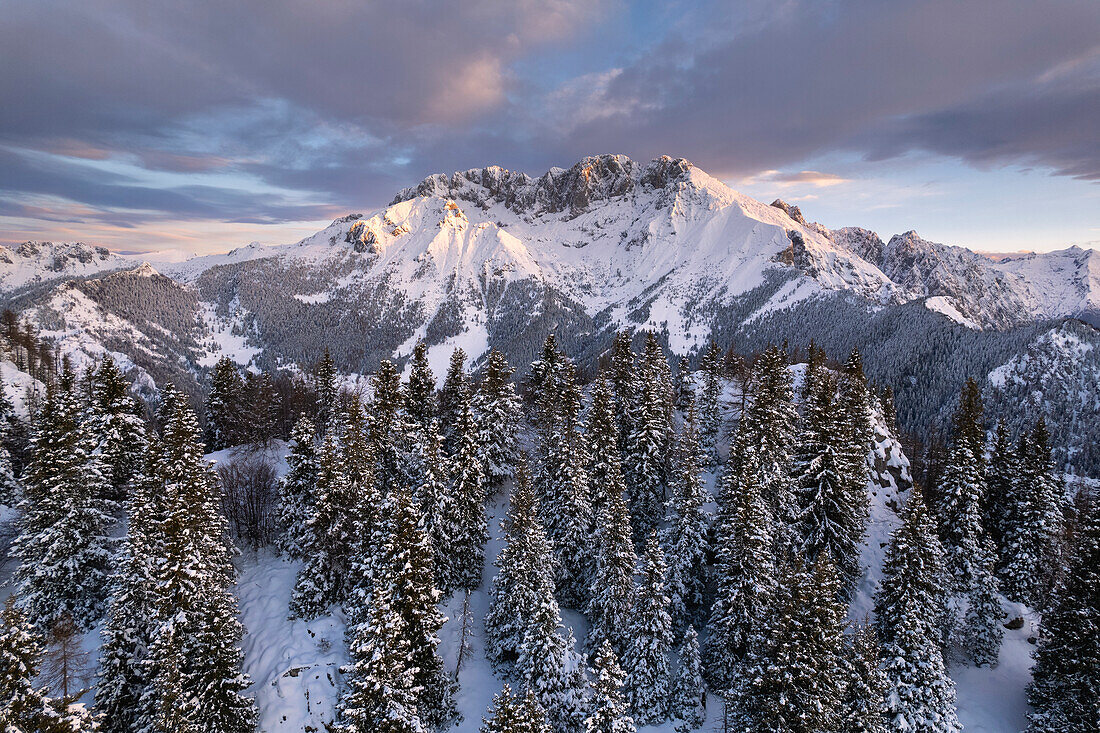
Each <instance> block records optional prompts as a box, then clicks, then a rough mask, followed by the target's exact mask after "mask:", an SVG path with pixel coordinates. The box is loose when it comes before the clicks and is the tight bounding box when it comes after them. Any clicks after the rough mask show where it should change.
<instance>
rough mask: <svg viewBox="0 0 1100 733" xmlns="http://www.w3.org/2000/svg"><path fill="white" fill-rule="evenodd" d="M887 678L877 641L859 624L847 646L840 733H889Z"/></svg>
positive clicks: (867, 626) (867, 628)
mask: <svg viewBox="0 0 1100 733" xmlns="http://www.w3.org/2000/svg"><path fill="white" fill-rule="evenodd" d="M886 690H887V679H886V675H885V674H884V673H883V671H882V667H881V662H880V654H879V645H878V639H877V638H876V637H875V631H874V629H872V628H871V627H870V626H869V625H864V624H860V625H859V626H857V627H856V628H855V631H853V633H852V634H851V636H850V638H849V642H848V646H847V675H846V681H845V685H844V697H843V700H842V701H841V704H840V714H839V719H838V721H837V722H838V725H837V730H838V731H839V732H840V733H886V730H887V728H886Z"/></svg>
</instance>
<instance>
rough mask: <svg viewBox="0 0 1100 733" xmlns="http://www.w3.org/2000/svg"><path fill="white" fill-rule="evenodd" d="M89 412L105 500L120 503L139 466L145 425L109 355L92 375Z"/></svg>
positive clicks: (127, 385) (128, 385)
mask: <svg viewBox="0 0 1100 733" xmlns="http://www.w3.org/2000/svg"><path fill="white" fill-rule="evenodd" d="M91 408H92V409H91V417H90V420H91V426H90V429H91V430H92V432H93V434H94V435H95V436H96V441H97V452H98V453H99V456H100V459H101V460H102V461H103V464H104V470H105V474H106V476H105V477H106V479H107V483H108V484H109V486H110V492H109V497H108V498H110V499H112V500H114V501H121V500H122V499H123V498H124V496H125V489H126V485H127V484H128V483H129V481H130V479H131V477H132V476H133V475H134V472H135V471H136V470H137V468H138V464H139V463H140V462H141V452H142V449H143V447H144V445H145V423H144V422H143V421H142V419H141V416H140V415H139V414H138V406H137V404H136V403H135V401H134V398H133V397H132V396H131V395H130V384H129V383H128V382H127V381H126V379H125V378H124V377H123V376H122V373H121V372H120V371H119V370H118V367H117V366H116V365H115V362H114V359H112V358H111V357H110V356H109V355H108V356H105V357H104V358H103V362H102V363H101V364H100V365H99V369H98V370H97V371H96V373H95V387H94V391H93V394H92V405H91Z"/></svg>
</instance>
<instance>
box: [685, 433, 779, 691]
mask: <svg viewBox="0 0 1100 733" xmlns="http://www.w3.org/2000/svg"><path fill="white" fill-rule="evenodd" d="M752 461H753V458H752V456H751V455H749V456H745V457H744V458H742V460H741V463H742V465H747V470H745V472H744V475H743V476H738V475H737V468H736V464H734V463H733V462H730V463H727V464H726V472H725V474H724V476H723V484H724V485H723V489H722V497H721V505H720V510H719V515H718V518H717V520H716V529H715V537H714V544H715V546H714V576H715V577H714V586H715V599H714V605H713V606H712V607H711V612H710V619H709V621H708V622H707V629H708V631H709V635H708V637H707V639H706V642H705V644H704V648H703V662H704V665H705V667H704V668H705V671H706V676H707V681H708V682H709V683H710V685H711V687H712V688H714V689H717V690H728V689H730V687H731V686H732V684H733V682H734V679H735V672H736V669H737V666H738V663H739V662H740V661H741V660H742V659H743V658H744V655H745V652H746V651H748V645H749V641H750V639H751V638H752V636H753V634H755V633H756V632H757V630H758V628H759V626H760V624H761V623H762V622H763V620H764V619H765V617H766V614H767V610H768V606H769V604H770V603H771V600H772V595H773V593H774V591H775V564H774V556H773V540H772V537H773V532H772V518H771V514H770V513H769V511H768V507H767V504H766V502H765V500H764V498H763V497H762V496H761V494H760V487H759V485H758V484H757V483H756V480H757V476H758V474H757V472H756V471H755V470H754V469H753V468H752Z"/></svg>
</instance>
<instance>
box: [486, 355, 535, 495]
mask: <svg viewBox="0 0 1100 733" xmlns="http://www.w3.org/2000/svg"><path fill="white" fill-rule="evenodd" d="M513 372H514V370H513V369H512V368H511V367H510V366H508V362H507V361H506V360H505V358H504V354H502V353H501V352H500V351H498V350H497V349H492V350H491V351H490V352H489V358H488V360H487V361H486V364H485V373H484V375H483V376H482V378H481V381H480V382H479V383H478V385H477V394H476V395H474V415H475V416H476V419H477V445H478V449H479V451H480V456H481V464H482V466H483V468H484V470H485V478H486V480H487V481H488V485H489V486H490V487H493V486H499V485H500V484H501V483H503V482H504V480H505V479H507V478H508V477H510V476H511V475H512V470H513V468H514V466H515V465H516V461H518V460H519V456H520V452H521V449H520V446H519V428H520V424H521V423H522V420H523V413H522V410H521V408H520V402H519V397H518V396H517V395H516V387H515V385H514V384H513V383H512V374H513Z"/></svg>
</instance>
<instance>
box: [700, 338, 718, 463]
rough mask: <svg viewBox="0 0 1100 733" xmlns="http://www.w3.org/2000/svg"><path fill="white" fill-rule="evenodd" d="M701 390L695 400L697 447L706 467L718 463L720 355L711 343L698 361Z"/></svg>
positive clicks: (715, 345)
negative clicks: (701, 381)
mask: <svg viewBox="0 0 1100 733" xmlns="http://www.w3.org/2000/svg"><path fill="white" fill-rule="evenodd" d="M699 371H700V372H702V375H703V388H702V390H701V391H700V392H699V397H698V399H697V400H696V402H697V404H698V412H699V446H700V448H701V449H702V451H703V455H704V456H705V458H706V462H707V465H708V466H713V465H715V464H717V463H718V431H719V428H720V427H721V413H720V408H721V405H720V404H719V401H720V399H721V397H722V354H721V352H720V351H719V349H718V345H717V344H715V343H714V342H713V341H711V342H710V346H708V347H707V350H706V351H705V352H703V357H702V359H701V360H700V361H699Z"/></svg>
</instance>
